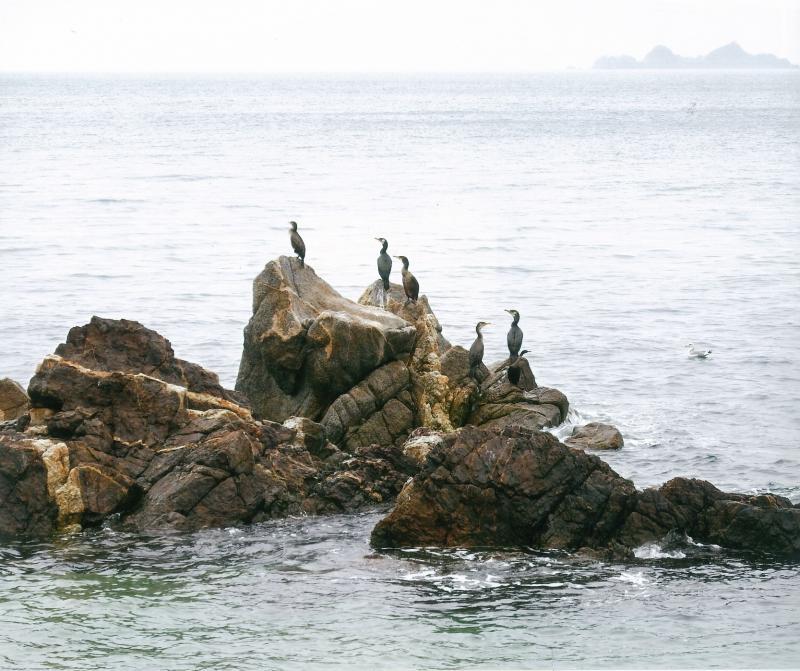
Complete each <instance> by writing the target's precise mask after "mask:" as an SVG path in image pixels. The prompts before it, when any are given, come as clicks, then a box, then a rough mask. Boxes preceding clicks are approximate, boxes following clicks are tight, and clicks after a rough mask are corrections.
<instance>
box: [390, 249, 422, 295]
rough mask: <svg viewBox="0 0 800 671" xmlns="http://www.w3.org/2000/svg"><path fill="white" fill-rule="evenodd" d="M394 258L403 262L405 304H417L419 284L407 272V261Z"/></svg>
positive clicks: (399, 257)
mask: <svg viewBox="0 0 800 671" xmlns="http://www.w3.org/2000/svg"><path fill="white" fill-rule="evenodd" d="M394 258H396V259H400V260H401V261H402V262H403V289H404V290H405V292H406V304H408V301H414V302H415V303H416V302H417V298H419V282H417V278H416V277H414V276H413V275H412V274H411V273H410V272H409V271H408V259H407V258H406V257H405V256H395V257H394Z"/></svg>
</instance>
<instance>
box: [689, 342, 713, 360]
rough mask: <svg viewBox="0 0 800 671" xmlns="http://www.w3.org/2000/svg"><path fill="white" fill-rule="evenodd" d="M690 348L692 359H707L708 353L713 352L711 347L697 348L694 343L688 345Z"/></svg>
mask: <svg viewBox="0 0 800 671" xmlns="http://www.w3.org/2000/svg"><path fill="white" fill-rule="evenodd" d="M686 346H687V347H688V348H689V352H688V354H689V358H690V359H707V358H708V355H709V354H711V350H710V349H703V350H701V349H695V348H694V345H693V344H692V343H689V344H688V345H686Z"/></svg>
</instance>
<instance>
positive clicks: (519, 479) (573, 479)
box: [372, 427, 800, 556]
mask: <svg viewBox="0 0 800 671" xmlns="http://www.w3.org/2000/svg"><path fill="white" fill-rule="evenodd" d="M671 531H678V532H683V533H687V534H689V535H691V536H693V537H694V538H695V539H697V540H700V541H702V542H711V543H718V544H720V545H723V546H726V547H730V548H736V549H746V548H753V549H762V550H768V551H772V552H782V553H790V554H796V553H800V508H797V507H792V505H791V503H790V502H789V501H788V500H787V499H783V498H781V497H775V496H772V495H765V496H760V497H748V496H743V495H739V494H726V493H724V492H720V491H719V490H717V489H716V488H715V487H713V485H710V484H709V483H705V482H702V481H696V480H685V479H676V480H673V481H671V482H669V483H667V484H666V485H664V486H663V487H662V488H661V489H658V490H657V489H648V490H645V491H643V492H638V491H637V490H636V489H635V488H634V486H633V483H631V482H630V481H629V480H626V479H625V478H622V477H620V476H619V475H618V474H617V473H615V472H614V471H613V470H612V469H611V468H610V467H609V466H608V465H607V464H605V463H604V462H603V461H601V460H600V459H598V458H597V457H595V456H593V455H590V454H587V453H585V452H584V451H582V450H580V449H574V448H569V447H567V446H566V445H563V444H561V443H559V442H558V440H556V439H555V437H553V436H552V435H550V434H547V433H541V432H532V431H528V430H525V429H521V428H505V429H503V430H502V431H499V432H498V431H487V430H481V429H475V428H473V427H466V428H464V429H461V430H460V431H458V432H455V433H453V434H450V435H448V436H444V437H443V439H442V442H441V443H440V444H439V445H437V446H435V447H433V449H432V450H431V451H430V452H429V454H428V455H427V459H426V461H425V465H424V466H423V468H422V470H421V471H420V473H419V474H417V475H416V476H414V478H413V479H412V480H411V481H410V482H409V483H408V484H407V485H406V486H405V487H404V488H403V490H402V491H401V493H400V494H399V496H398V498H397V503H396V505H395V508H394V510H392V512H391V513H389V515H388V516H387V517H385V518H384V519H383V520H381V521H380V522H379V523H378V525H377V526H376V527H375V529H374V530H373V532H372V544H373V545H374V546H376V547H412V546H424V545H437V546H466V547H470V546H472V547H474V546H523V547H540V548H558V549H565V550H584V551H586V550H602V551H606V552H609V553H611V554H613V555H616V556H626V554H629V553H630V551H631V549H632V548H634V547H636V546H637V545H640V544H641V543H644V542H646V541H652V540H658V539H660V538H663V537H664V536H665V535H667V534H668V533H670V532H671Z"/></svg>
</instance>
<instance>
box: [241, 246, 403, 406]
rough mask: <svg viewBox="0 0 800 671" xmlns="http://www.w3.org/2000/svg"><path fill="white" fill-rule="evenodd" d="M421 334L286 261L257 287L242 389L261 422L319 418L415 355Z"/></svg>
mask: <svg viewBox="0 0 800 671" xmlns="http://www.w3.org/2000/svg"><path fill="white" fill-rule="evenodd" d="M415 335H416V334H415V330H414V328H413V326H411V325H409V324H408V323H407V322H406V321H404V320H403V319H400V318H398V317H397V316H395V315H393V314H392V313H390V312H387V311H385V310H381V309H378V308H372V307H368V306H364V305H360V304H358V303H354V302H352V301H349V300H347V299H346V298H344V297H342V296H341V295H340V294H339V293H337V292H336V291H335V290H334V289H333V288H332V287H331V286H330V285H329V284H327V282H325V281H324V280H322V279H321V278H319V277H318V276H317V274H316V273H315V272H314V269H313V268H311V267H310V266H308V265H306V266H305V267H303V268H301V267H300V264H299V262H298V261H297V260H295V259H289V258H287V257H285V256H282V257H280V258H279V259H278V260H276V261H271V262H269V263H268V264H267V265H266V267H265V268H264V270H263V271H262V272H261V273H260V274H259V275H258V277H256V279H255V280H254V282H253V316H252V318H251V319H250V322H249V323H248V325H247V327H246V328H245V331H244V351H243V353H242V361H241V364H240V367H239V376H238V379H237V381H236V389H237V391H240V392H242V393H244V394H245V395H246V396H247V398H248V399H249V400H250V402H251V403H252V406H253V408H254V410H255V412H256V414H258V415H259V416H260V417H263V418H265V419H269V420H273V421H283V420H285V419H287V418H288V417H291V416H294V415H299V416H303V417H308V418H309V419H313V420H315V421H319V420H320V419H321V418H322V417H323V415H324V414H325V412H326V410H327V409H328V407H329V406H330V405H331V403H333V401H334V400H336V398H337V397H338V396H340V395H341V394H343V393H345V392H347V391H349V390H350V389H351V388H353V387H355V386H356V385H358V384H359V383H360V382H361V381H363V380H364V378H366V377H367V376H368V375H369V374H370V373H371V372H373V371H374V370H376V369H377V368H380V367H381V366H384V365H386V364H387V363H390V362H392V361H398V360H403V359H406V358H407V357H408V355H409V354H410V353H411V350H412V347H413V345H414V339H415Z"/></svg>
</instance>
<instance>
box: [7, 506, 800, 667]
mask: <svg viewBox="0 0 800 671" xmlns="http://www.w3.org/2000/svg"><path fill="white" fill-rule="evenodd" d="M379 518H380V512H377V511H376V512H370V513H366V514H361V515H354V516H333V517H328V518H316V519H314V518H303V519H292V520H285V521H277V522H272V523H268V524H262V525H257V526H253V527H250V528H247V529H241V530H240V529H222V530H213V531H204V532H199V533H194V534H186V535H181V534H168V535H159V536H146V537H144V536H136V535H128V534H122V533H116V532H114V531H111V530H110V529H105V530H99V531H95V532H87V533H83V534H79V535H76V536H72V537H69V538H64V539H62V540H61V541H59V542H55V543H12V544H7V545H5V547H4V548H3V550H2V555H1V556H2V587H0V619H2V622H3V623H4V624H3V627H2V630H0V663H1V664H2V666H4V667H5V668H9V669H12V668H13V669H20V668H24V669H109V668H113V669H187V670H188V669H266V668H275V669H285V668H290V669H312V668H320V669H322V668H342V669H347V668H359V669H361V668H363V669H405V668H422V667H424V668H430V667H436V668H531V667H537V668H569V667H572V668H574V667H580V668H585V667H593V668H620V667H630V668H643V667H644V668H648V667H662V668H665V667H670V668H712V667H723V668H730V667H765V666H768V667H791V666H796V664H797V660H798V659H800V640H799V639H798V636H797V631H798V628H800V601H799V600H798V596H797V590H796V587H795V586H796V583H797V572H798V566H797V565H796V564H787V563H782V562H780V561H773V560H766V559H764V558H761V559H755V558H751V559H749V560H748V559H747V558H742V557H741V556H731V555H727V554H725V553H722V552H721V551H719V550H715V549H713V548H703V547H697V546H694V545H691V544H689V545H686V546H683V547H680V548H677V547H676V548H671V549H669V550H667V551H664V550H660V549H658V548H655V547H652V548H643V549H642V550H640V551H639V554H641V555H643V556H652V557H653V558H649V559H647V558H642V559H638V560H637V561H635V562H633V563H631V564H606V563H599V562H595V561H589V560H586V559H579V558H575V557H570V556H567V555H563V554H547V553H533V552H502V551H488V550H487V551H466V550H452V551H441V550H416V551H407V552H401V553H397V554H392V555H389V554H377V553H373V552H372V551H371V550H370V548H369V547H368V542H367V539H368V534H369V530H370V529H371V528H372V526H373V525H374V523H375V522H377V520H378V519H379ZM670 555H672V556H670ZM681 555H684V556H681Z"/></svg>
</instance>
